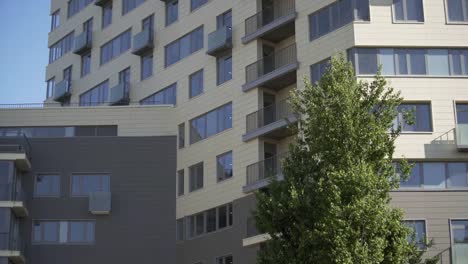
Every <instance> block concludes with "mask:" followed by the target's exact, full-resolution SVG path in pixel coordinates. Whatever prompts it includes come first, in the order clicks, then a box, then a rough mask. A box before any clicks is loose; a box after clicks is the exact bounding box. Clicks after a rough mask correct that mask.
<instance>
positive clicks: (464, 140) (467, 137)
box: [455, 124, 468, 152]
mask: <svg viewBox="0 0 468 264" xmlns="http://www.w3.org/2000/svg"><path fill="white" fill-rule="evenodd" d="M455 136H456V142H457V149H458V151H460V152H466V151H468V124H457V128H456V129H455Z"/></svg>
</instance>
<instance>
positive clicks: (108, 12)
mask: <svg viewBox="0 0 468 264" xmlns="http://www.w3.org/2000/svg"><path fill="white" fill-rule="evenodd" d="M110 24H112V1H109V2H107V3H106V4H105V5H104V6H103V7H102V28H106V27H107V26H109V25H110Z"/></svg>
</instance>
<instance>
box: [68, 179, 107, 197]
mask: <svg viewBox="0 0 468 264" xmlns="http://www.w3.org/2000/svg"><path fill="white" fill-rule="evenodd" d="M71 182H72V183H71V196H72V197H87V196H88V195H89V194H90V193H92V192H109V191H110V176H109V175H107V174H94V175H90V174H73V175H72V176H71Z"/></svg>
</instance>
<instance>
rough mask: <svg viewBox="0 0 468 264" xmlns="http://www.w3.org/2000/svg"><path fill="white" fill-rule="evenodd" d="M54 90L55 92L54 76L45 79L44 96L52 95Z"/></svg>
mask: <svg viewBox="0 0 468 264" xmlns="http://www.w3.org/2000/svg"><path fill="white" fill-rule="evenodd" d="M54 92H55V77H52V78H50V79H49V80H47V91H46V98H49V97H52V96H54Z"/></svg>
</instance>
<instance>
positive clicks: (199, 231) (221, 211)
mask: <svg viewBox="0 0 468 264" xmlns="http://www.w3.org/2000/svg"><path fill="white" fill-rule="evenodd" d="M186 219H187V220H186V224H187V238H189V239H190V238H194V237H197V236H200V235H203V234H206V233H211V232H214V231H216V230H220V229H223V228H226V227H229V226H232V223H233V211H232V204H230V203H229V204H225V205H222V206H219V207H216V208H212V209H209V210H206V211H203V212H201V213H197V214H194V215H191V216H187V217H186Z"/></svg>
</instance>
